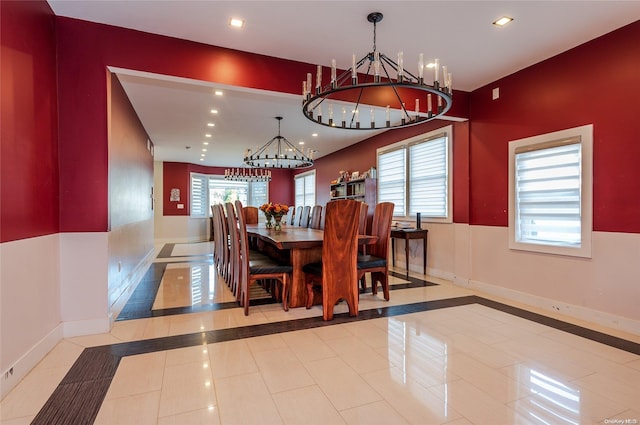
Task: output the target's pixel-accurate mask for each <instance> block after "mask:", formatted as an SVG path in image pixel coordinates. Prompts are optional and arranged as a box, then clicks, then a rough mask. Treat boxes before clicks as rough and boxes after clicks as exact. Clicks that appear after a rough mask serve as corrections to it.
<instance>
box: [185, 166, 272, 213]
mask: <svg viewBox="0 0 640 425" xmlns="http://www.w3.org/2000/svg"><path fill="white" fill-rule="evenodd" d="M237 199H239V200H240V202H242V204H243V205H252V206H256V207H259V206H260V205H262V204H264V203H266V202H268V199H269V193H268V185H267V182H235V181H231V180H225V179H224V177H222V176H208V175H204V174H197V173H191V217H209V215H211V205H213V204H219V203H225V202H234V201H236V200H237Z"/></svg>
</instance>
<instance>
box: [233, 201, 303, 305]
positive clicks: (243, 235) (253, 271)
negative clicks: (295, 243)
mask: <svg viewBox="0 0 640 425" xmlns="http://www.w3.org/2000/svg"><path fill="white" fill-rule="evenodd" d="M241 208H242V203H241V202H240V201H236V209H238V210H240V209H241ZM238 232H239V240H240V244H239V246H240V250H239V258H240V297H239V299H240V305H242V306H243V307H244V315H245V316H248V315H249V292H250V291H249V289H250V287H251V284H253V283H255V282H257V281H259V280H265V279H275V280H276V281H278V282H279V283H280V284H281V285H282V291H281V293H282V307H283V308H284V311H289V289H290V286H291V273H292V272H293V267H291V266H289V265H283V264H280V263H277V262H276V261H274V260H272V259H270V258H268V257H263V258H260V259H258V260H252V259H251V253H250V249H249V237H248V234H247V223H246V222H245V220H244V216H243V215H242V214H240V215H238Z"/></svg>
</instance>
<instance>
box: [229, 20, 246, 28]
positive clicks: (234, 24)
mask: <svg viewBox="0 0 640 425" xmlns="http://www.w3.org/2000/svg"><path fill="white" fill-rule="evenodd" d="M229 26H230V27H233V28H243V27H244V19H240V18H231V19H229Z"/></svg>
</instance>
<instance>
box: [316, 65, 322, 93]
mask: <svg viewBox="0 0 640 425" xmlns="http://www.w3.org/2000/svg"><path fill="white" fill-rule="evenodd" d="M321 91H322V65H318V70H317V71H316V94H319V93H320V92H321Z"/></svg>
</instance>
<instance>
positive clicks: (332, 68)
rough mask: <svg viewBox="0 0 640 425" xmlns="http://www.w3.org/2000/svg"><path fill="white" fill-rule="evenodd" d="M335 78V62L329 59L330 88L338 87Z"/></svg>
mask: <svg viewBox="0 0 640 425" xmlns="http://www.w3.org/2000/svg"><path fill="white" fill-rule="evenodd" d="M336 80H337V78H336V60H335V59H331V88H332V89H335V88H336V87H337V85H338V83H337V81H336Z"/></svg>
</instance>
